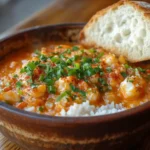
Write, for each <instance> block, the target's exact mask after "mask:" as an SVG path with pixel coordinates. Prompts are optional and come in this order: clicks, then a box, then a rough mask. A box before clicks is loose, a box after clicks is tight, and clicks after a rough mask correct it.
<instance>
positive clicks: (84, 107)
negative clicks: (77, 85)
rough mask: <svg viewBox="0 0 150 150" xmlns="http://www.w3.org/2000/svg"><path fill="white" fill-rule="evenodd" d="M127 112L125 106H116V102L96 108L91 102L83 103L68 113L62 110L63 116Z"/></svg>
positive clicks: (72, 107) (74, 105)
mask: <svg viewBox="0 0 150 150" xmlns="http://www.w3.org/2000/svg"><path fill="white" fill-rule="evenodd" d="M123 110H126V108H124V107H123V105H122V104H121V103H120V104H115V103H114V102H112V103H110V104H107V105H102V106H101V107H95V106H93V105H90V104H89V101H86V102H83V103H82V104H76V103H75V104H73V105H72V106H70V108H69V110H68V111H65V110H64V109H62V111H61V112H60V115H61V116H98V115H105V114H111V113H116V112H120V111H123Z"/></svg>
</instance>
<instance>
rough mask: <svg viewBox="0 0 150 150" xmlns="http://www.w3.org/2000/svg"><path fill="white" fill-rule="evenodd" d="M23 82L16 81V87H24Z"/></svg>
mask: <svg viewBox="0 0 150 150" xmlns="http://www.w3.org/2000/svg"><path fill="white" fill-rule="evenodd" d="M22 85H23V84H22V82H21V81H18V82H16V88H17V89H20V88H21V87H22Z"/></svg>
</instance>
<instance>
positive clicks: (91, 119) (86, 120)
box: [0, 23, 150, 124]
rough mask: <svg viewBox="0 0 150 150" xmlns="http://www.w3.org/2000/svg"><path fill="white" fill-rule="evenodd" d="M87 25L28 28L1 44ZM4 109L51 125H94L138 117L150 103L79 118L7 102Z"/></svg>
mask: <svg viewBox="0 0 150 150" xmlns="http://www.w3.org/2000/svg"><path fill="white" fill-rule="evenodd" d="M84 25H85V23H64V24H54V25H44V26H35V27H31V28H27V29H24V30H21V31H18V32H16V33H13V34H11V35H7V36H6V37H4V38H2V39H0V44H1V43H2V42H4V41H6V40H9V39H11V38H14V37H15V36H18V35H21V34H24V33H27V32H32V31H36V30H37V32H38V30H43V29H46V28H64V27H65V28H66V27H67V26H68V27H72V28H73V27H83V26H84ZM1 108H2V109H4V110H5V111H8V112H10V113H13V114H15V115H20V116H22V117H26V118H30V119H36V120H43V121H48V122H51V123H54V122H55V124H56V123H58V124H60V123H62V124H74V122H75V123H76V124H93V123H97V122H98V123H104V122H105V123H106V122H110V121H112V120H113V121H115V120H120V119H123V118H127V117H129V116H136V115H137V114H140V113H142V112H146V111H150V102H146V103H144V104H142V105H139V106H137V107H134V108H131V109H129V110H125V111H121V112H117V113H112V114H106V115H99V116H79V117H72V116H71V117H69V116H49V115H43V114H37V113H32V112H27V111H24V110H21V109H18V108H15V107H13V106H10V105H8V104H6V103H5V102H0V109H1Z"/></svg>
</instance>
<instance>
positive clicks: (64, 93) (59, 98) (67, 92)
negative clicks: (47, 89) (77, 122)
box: [56, 91, 70, 102]
mask: <svg viewBox="0 0 150 150" xmlns="http://www.w3.org/2000/svg"><path fill="white" fill-rule="evenodd" d="M69 95H70V91H65V92H63V93H61V94H60V95H59V96H58V97H57V98H56V101H57V102H59V101H60V100H61V99H62V98H64V97H66V96H69Z"/></svg>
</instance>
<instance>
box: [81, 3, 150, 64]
mask: <svg viewBox="0 0 150 150" xmlns="http://www.w3.org/2000/svg"><path fill="white" fill-rule="evenodd" d="M80 42H81V44H83V45H85V46H89V47H102V48H104V49H106V50H107V51H109V52H112V53H114V54H116V55H123V56H125V57H126V59H127V60H128V61H130V62H139V61H144V60H149V59H150V4H149V3H146V2H141V1H127V0H126V1H119V2H118V3H116V4H114V5H112V6H110V7H108V8H106V9H103V10H101V11H99V12H97V13H96V14H95V15H94V16H93V17H92V18H91V20H90V21H89V22H88V23H87V24H86V26H85V27H84V28H83V30H82V31H81V33H80Z"/></svg>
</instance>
